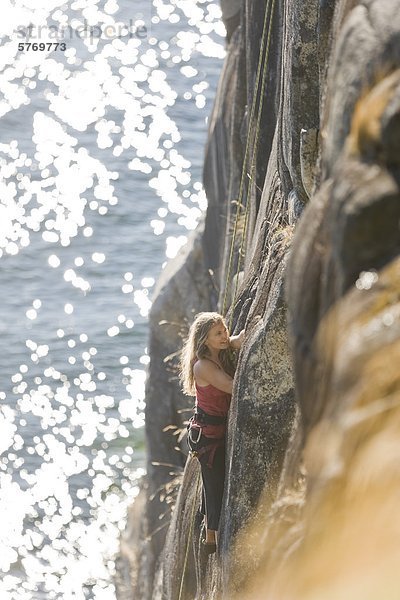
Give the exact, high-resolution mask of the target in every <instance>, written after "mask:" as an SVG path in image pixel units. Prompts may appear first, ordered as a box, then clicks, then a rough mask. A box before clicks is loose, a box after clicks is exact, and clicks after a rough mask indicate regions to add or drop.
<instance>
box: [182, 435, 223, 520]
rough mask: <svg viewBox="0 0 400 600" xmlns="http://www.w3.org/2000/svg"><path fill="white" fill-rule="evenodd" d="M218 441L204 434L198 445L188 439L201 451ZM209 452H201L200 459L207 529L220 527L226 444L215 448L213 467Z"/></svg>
mask: <svg viewBox="0 0 400 600" xmlns="http://www.w3.org/2000/svg"><path fill="white" fill-rule="evenodd" d="M215 442H217V440H213V439H211V438H206V437H205V436H202V437H201V439H200V441H199V443H198V444H196V447H192V444H191V443H190V442H189V441H188V443H189V447H190V449H191V450H195V451H197V452H198V451H199V450H201V449H202V448H204V447H206V446H208V445H212V444H213V443H215ZM209 454H210V453H209V452H204V453H201V452H200V456H199V461H200V465H201V476H202V480H203V499H202V505H201V512H202V513H203V515H206V517H207V529H214V530H217V529H218V525H219V518H220V515H221V507H222V497H223V495H224V480H225V444H223V445H221V446H219V447H218V448H217V449H216V450H215V454H214V459H213V461H212V467H211V468H210V467H209V466H208V465H207V463H208V462H209Z"/></svg>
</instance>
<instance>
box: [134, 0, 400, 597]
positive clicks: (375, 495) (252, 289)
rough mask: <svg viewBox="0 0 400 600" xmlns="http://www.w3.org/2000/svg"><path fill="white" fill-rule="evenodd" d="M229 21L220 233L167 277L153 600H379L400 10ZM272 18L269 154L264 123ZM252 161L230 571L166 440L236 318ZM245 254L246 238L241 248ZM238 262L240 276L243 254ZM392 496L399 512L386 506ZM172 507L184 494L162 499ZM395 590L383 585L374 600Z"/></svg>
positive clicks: (229, 482)
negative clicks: (222, 313)
mask: <svg viewBox="0 0 400 600" xmlns="http://www.w3.org/2000/svg"><path fill="white" fill-rule="evenodd" d="M222 8H223V10H224V11H225V13H224V14H225V22H226V24H227V30H228V34H229V40H230V41H229V45H228V47H227V56H226V61H225V65H224V68H223V72H222V74H221V80H220V84H219V88H218V93H217V97H216V100H215V105H214V109H213V114H212V116H211V118H210V129H209V139H208V143H207V148H206V158H205V167H204V185H205V189H206V193H207V197H208V201H209V207H208V210H207V214H206V217H205V222H204V229H201V228H200V229H199V230H198V232H197V233H196V234H195V236H194V238H193V240H192V243H191V245H190V246H189V247H188V248H187V250H186V254H185V255H182V256H181V257H180V258H179V259H178V260H177V261H175V262H174V263H172V264H171V265H170V266H169V270H170V272H169V273H168V272H165V274H164V276H163V280H162V281H161V282H159V286H158V293H157V297H156V300H155V302H154V305H153V311H152V315H151V341H150V350H151V355H152V360H151V370H150V373H149V383H148V388H147V409H146V423H147V424H146V431H147V440H148V475H147V489H146V491H145V492H144V494H145V497H146V500H147V502H146V511H145V519H144V530H143V531H144V532H142V537H143V536H144V535H145V536H146V535H147V541H146V543H142V544H141V545H140V552H141V553H142V557H145V559H146V560H142V563H141V565H142V566H141V567H139V572H138V573H136V581H137V583H136V591H135V594H134V596H133V597H135V598H140V600H142V599H143V600H147V599H150V598H151V599H152V600H153V599H154V600H156V599H158V598H160V599H161V598H163V599H164V600H177V599H178V598H179V600H183V599H186V600H189V599H190V600H195V599H200V598H202V599H203V598H204V599H206V598H207V599H210V600H211V599H213V598H214V599H217V598H218V599H220V598H226V599H229V600H232V599H233V598H236V597H237V598H241V599H242V598H249V599H250V598H271V599H274V600H276V599H278V598H281V597H282V598H283V597H284V598H290V599H292V598H293V600H294V599H295V598H296V600H297V599H299V598H301V599H303V598H304V599H308V598H310V599H311V598H316V597H318V598H324V599H325V598H328V597H332V598H333V597H335V598H338V597H349V596H346V593H347V588H346V585H345V584H347V585H352V586H354V587H351V589H352V590H355V591H354V593H353V591H352V593H351V598H352V600H358V598H360V600H361V598H364V597H366V596H362V594H361V589H362V586H361V575H360V579H359V580H358V581H356V582H354V581H353V580H351V578H350V569H349V568H348V567H347V566H346V565H347V564H351V560H350V557H349V551H347V549H346V539H348V540H349V548H353V549H354V550H355V551H356V552H359V553H360V555H362V556H365V560H366V561H367V562H368V560H371V561H373V560H377V561H378V562H379V564H380V566H381V568H382V572H384V573H385V574H387V575H388V577H389V580H390V581H392V579H391V578H392V577H394V572H395V570H394V569H393V570H392V569H391V566H392V565H394V564H395V561H394V560H388V561H387V562H386V563H385V564H383V561H382V560H381V559H380V556H378V551H375V553H374V550H373V543H371V544H367V545H366V546H365V547H366V548H368V553H367V554H366V555H365V553H364V554H363V543H361V542H360V538H359V537H357V535H358V534H359V532H360V531H361V529H362V525H363V523H364V525H365V523H369V522H370V520H371V519H372V515H373V514H375V513H376V514H378V524H377V525H376V527H374V535H375V536H376V539H377V540H378V541H379V542H380V543H378V545H377V548H379V552H380V551H382V552H383V553H384V554H385V552H386V554H388V553H389V552H390V551H392V548H393V547H395V539H394V537H395V536H390V534H387V533H385V535H384V534H383V531H386V530H385V527H387V528H388V529H390V526H389V520H388V517H387V516H386V514H390V515H391V516H392V513H393V497H395V496H396V494H398V490H397V488H396V487H395V486H394V484H393V481H394V480H395V479H396V477H395V470H396V464H398V460H397V459H398V458H399V457H400V456H399V455H400V449H399V444H398V441H397V440H398V439H399V438H398V436H397V426H396V423H397V422H398V410H397V406H398V404H399V402H400V379H399V375H398V373H399V370H398V366H396V365H398V362H397V358H398V357H399V352H400V350H399V339H400V335H399V334H400V329H399V322H400V319H399V315H400V308H399V298H400V289H399V281H400V277H399V275H400V271H399V265H398V261H399V250H400V235H399V223H400V208H399V207H400V193H399V181H400V170H399V169H400V144H399V142H398V140H399V139H400V136H399V133H400V132H399V127H400V117H399V114H400V85H399V83H400V74H399V73H400V43H399V40H400V0H379V1H378V0H364V1H362V2H361V1H357V0H336V1H334V0H290V1H289V0H268V1H267V2H264V1H261V0H260V1H259V0H252V1H251V0H246V1H243V2H242V3H239V2H233V3H232V4H230V3H222ZM265 9H267V15H266V21H265V23H266V29H265V31H266V32H267V33H266V35H268V31H269V32H270V34H269V35H268V38H269V52H268V59H267V68H266V76H265V80H264V83H265V89H264V94H263V95H262V100H263V109H262V113H261V119H260V128H259V135H258V133H257V134H256V132H255V128H256V127H255V120H253V122H250V115H251V113H252V110H251V106H252V101H253V98H254V96H255V91H256V90H257V79H256V73H257V69H258V59H259V56H260V47H261V33H262V31H263V24H264V11H265ZM258 90H260V88H258ZM259 93H260V92H259ZM255 118H256V117H255ZM257 139H258V140H259V141H258V142H257ZM247 142H249V146H248V156H250V157H251V156H252V155H253V154H254V156H255V163H254V165H255V166H256V170H255V171H256V178H255V181H254V183H255V185H253V186H251V187H250V189H249V191H248V193H247V194H244V196H243V199H242V203H243V206H246V205H247V206H248V226H247V234H246V243H245V245H244V248H245V252H244V254H245V256H244V260H242V261H241V262H242V263H243V264H242V267H241V270H242V272H241V273H240V276H239V275H238V276H239V282H240V286H239V290H238V293H237V295H236V297H235V298H234V300H235V301H234V303H233V305H232V306H231V308H230V312H229V315H228V318H229V319H230V320H232V323H233V326H234V327H235V328H237V329H239V328H242V327H243V326H245V327H246V339H245V344H244V347H243V349H242V352H241V354H240V357H239V363H238V368H237V374H236V377H235V388H234V395H233V401H232V408H231V412H230V420H229V434H228V450H227V458H228V468H227V477H226V487H225V497H224V505H223V514H222V520H221V530H220V539H219V552H218V554H217V555H216V556H214V557H210V558H207V557H205V556H203V554H202V552H201V546H200V544H199V527H200V522H199V517H198V512H197V509H198V505H199V489H200V488H199V471H198V465H197V463H195V462H193V461H190V462H188V463H187V464H186V467H185V470H184V471H183V472H182V468H183V464H184V459H185V457H184V455H183V454H182V452H179V451H177V450H176V449H175V446H176V445H177V437H178V436H175V437H173V436H172V435H171V430H170V431H168V432H164V433H162V430H163V429H165V427H166V426H168V425H172V426H173V427H175V428H180V427H182V422H183V419H184V417H185V413H181V412H179V411H180V410H184V409H187V408H188V402H187V400H185V399H184V398H183V397H182V395H181V394H180V392H179V387H178V385H177V380H176V372H175V373H174V368H175V371H176V359H175V363H174V357H173V356H172V358H169V359H168V360H167V363H165V362H164V361H165V357H166V356H169V355H173V353H174V352H175V351H176V350H177V349H178V348H179V347H180V345H181V335H182V333H184V330H185V326H186V325H185V324H187V323H189V322H190V321H191V319H192V316H193V314H194V313H195V312H198V311H199V310H207V309H215V308H216V306H217V301H218V299H219V302H220V306H221V302H222V299H223V297H224V291H225V284H226V282H227V278H228V264H229V255H230V249H231V241H232V232H233V222H234V218H235V211H236V206H237V199H238V197H239V190H240V182H241V177H242V164H243V158H244V156H245V155H246V145H247ZM253 150H254V152H253ZM247 171H248V173H249V174H251V173H252V169H251V165H247ZM245 175H246V184H247V182H248V176H247V174H246V173H245ZM246 189H247V185H246ZM304 207H306V208H305V210H303V209H304ZM300 216H301V219H300V223H299V224H298V220H299V218H300ZM241 235H243V220H242V221H240V219H239V229H238V237H239V242H240V236H241ZM293 235H294V241H293ZM233 259H234V260H233V273H236V271H237V270H238V264H239V262H240V260H241V259H239V245H238V243H236V244H235V246H234V255H233ZM209 269H211V270H212V271H213V274H214V276H213V279H211V278H210V275H209ZM232 279H234V278H231V279H229V280H228V297H229V298H230V299H232V298H233V297H234V296H235V294H234V291H233V290H234V288H235V281H232ZM285 290H286V291H285ZM287 304H288V305H289V313H288V309H287ZM160 322H161V323H164V324H162V325H160ZM182 325H183V327H182ZM385 357H388V360H387V361H386V363H385ZM166 364H167V365H169V367H170V368H169V370H166V369H165V365H166ZM174 365H175V366H174ZM160 392H161V393H160ZM385 444H387V445H385ZM385 448H387V452H385V451H384V449H385ZM389 449H390V451H389ZM375 451H376V456H379V461H378V460H374V456H373V454H372V455H371V452H372V453H374V452H375ZM392 455H393V456H394V457H395V459H394V460H391V458H390V457H391V456H392ZM396 460H397V462H396ZM378 462H380V463H381V464H382V465H383V467H382V470H381V471H380V470H379V469H378V466H377V465H378ZM154 463H168V464H171V465H173V467H172V471H171V467H168V468H164V469H163V468H162V467H161V466H159V465H157V464H154ZM369 464H371V468H368V465H369ZM171 473H172V475H171ZM388 482H390V485H389V484H388ZM382 485H389V488H388V489H389V490H390V492H392V493H394V496H393V495H391V494H389V496H388V498H387V499H386V500H385V501H384V499H383V498H382V493H381V486H382ZM396 485H397V484H396ZM160 489H161V490H165V489H167V492H168V493H162V494H161V497H160V493H159V491H160ZM360 490H363V491H365V492H366V493H368V495H369V496H370V498H372V502H370V503H368V502H364V501H363V498H362V494H361V491H360ZM165 497H167V501H169V500H171V504H170V505H168V503H166V500H165ZM378 501H380V502H383V504H384V506H385V507H386V510H387V513H386V512H385V511H383V510H380V509H378V510H377V505H376V504H374V503H376V502H378ZM172 505H174V510H173V513H172V516H171V514H170V510H169V509H170V507H171V506H172ZM357 506H359V507H360V511H358V512H357V510H356V508H357ZM337 507H339V509H340V510H339V515H337V514H336V513H335V510H336V508H337ZM164 513H165V515H164ZM163 515H164V516H163ZM353 521H354V527H352V524H353ZM169 522H170V524H169V527H168V532H167V526H168V523H169ZM396 523H397V521H396ZM157 530H158V533H155V534H152V532H154V531H157ZM324 531H327V532H328V535H329V538H328V540H326V539H325V534H324ZM342 531H345V532H348V538H347V537H346V534H345V535H344V536H342V537H340V535H341V532H342ZM149 534H152V535H149ZM341 552H342V554H343V557H342V556H341ZM397 554H398V550H396V551H395V552H394V555H395V556H397ZM346 561H347V562H346ZM316 564H317V565H319V566H321V569H320V572H319V571H318V569H316V567H315V565H316ZM336 564H337V565H339V567H340V568H341V569H342V571H343V573H344V576H343V578H341V576H338V575H337V572H336V570H335V566H333V567H332V565H336ZM136 570H138V567H137V569H136ZM315 571H317V572H318V575H315ZM354 572H355V573H357V565H355V566H354ZM360 573H361V572H360ZM372 579H373V578H372ZM382 581H383V580H382V579H380V578H379V574H378V575H377V576H376V578H375V579H373V584H374V586H375V587H372V588H371V589H376V590H378V589H379V585H380V584H381V585H382ZM332 586H333V587H332ZM335 586H336V587H335ZM333 588H334V589H335V590H336V595H335V594H333V596H329V590H330V589H333ZM321 590H322V591H321ZM368 597H370V598H373V599H375V598H376V600H378V598H379V600H380V599H381V598H382V597H385V599H386V598H388V599H389V598H391V597H393V598H394V597H395V596H391V595H385V594H384V595H383V596H382V595H381V596H379V595H375V596H373V595H372V596H368Z"/></svg>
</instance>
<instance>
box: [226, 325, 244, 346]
mask: <svg viewBox="0 0 400 600" xmlns="http://www.w3.org/2000/svg"><path fill="white" fill-rule="evenodd" d="M243 340H244V329H242V331H241V332H240V333H239V334H238V335H231V337H230V338H229V344H230V345H231V346H232V348H234V349H235V350H239V348H241V346H242V343H243Z"/></svg>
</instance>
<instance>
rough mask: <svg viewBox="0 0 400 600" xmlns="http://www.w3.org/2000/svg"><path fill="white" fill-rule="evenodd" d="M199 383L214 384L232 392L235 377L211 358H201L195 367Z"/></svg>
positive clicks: (229, 392)
mask: <svg viewBox="0 0 400 600" xmlns="http://www.w3.org/2000/svg"><path fill="white" fill-rule="evenodd" d="M193 372H194V378H195V381H196V383H197V385H200V386H203V387H204V386H206V385H210V384H211V385H213V386H214V387H216V388H217V389H218V390H221V391H222V392H226V393H227V394H232V387H233V379H232V377H230V376H229V375H228V374H227V373H225V371H223V370H222V369H219V368H218V367H217V366H216V365H215V364H214V363H212V362H211V361H210V360H199V361H198V362H197V363H196V364H195V365H194V368H193Z"/></svg>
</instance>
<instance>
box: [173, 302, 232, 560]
mask: <svg viewBox="0 0 400 600" xmlns="http://www.w3.org/2000/svg"><path fill="white" fill-rule="evenodd" d="M243 337H244V330H243V331H241V332H240V334H239V335H237V336H231V337H230V336H229V332H228V329H227V327H226V324H225V321H224V319H223V317H222V316H221V315H220V314H218V313H215V312H202V313H199V314H198V315H197V316H196V318H195V320H194V322H193V324H192V326H191V327H190V330H189V336H188V339H187V341H186V343H185V345H184V347H183V350H182V355H181V381H182V387H183V391H184V393H185V394H188V395H189V396H194V395H195V396H196V404H195V413H194V415H193V417H192V418H191V419H190V422H189V426H188V445H189V448H190V450H191V452H192V453H193V454H194V456H197V458H198V459H199V461H200V465H201V474H202V480H203V501H202V508H201V512H202V514H203V515H204V516H205V519H204V525H205V539H203V544H204V546H205V549H206V552H207V553H208V554H212V553H213V552H215V551H216V547H217V546H216V544H217V538H216V533H217V530H218V524H219V518H220V513H221V506H222V496H223V492H224V478H225V430H226V420H227V414H228V409H229V405H230V402H231V394H232V386H233V375H234V368H235V367H234V357H233V353H232V352H231V349H232V348H233V349H239V348H240V347H241V344H242V341H243Z"/></svg>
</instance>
